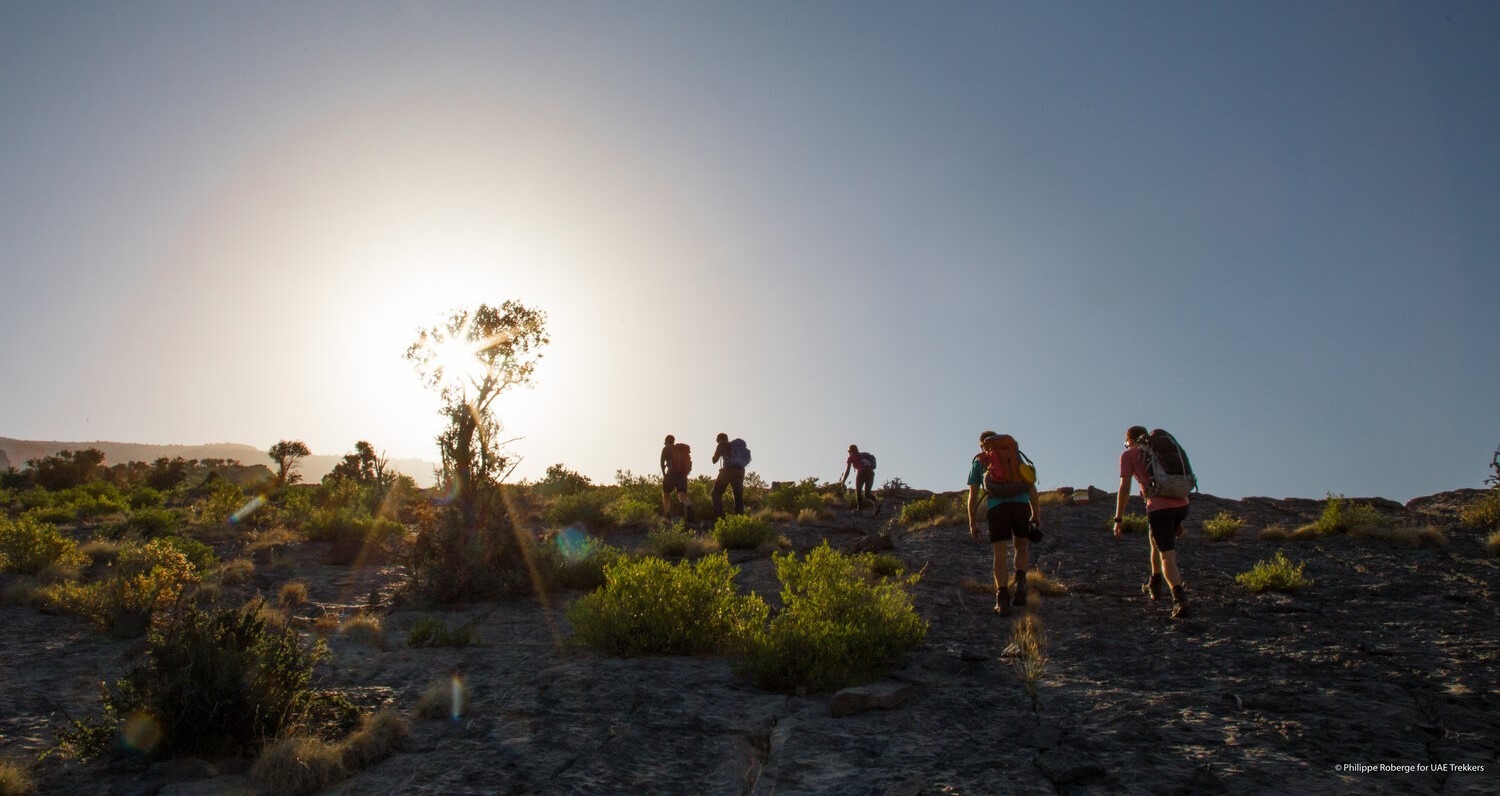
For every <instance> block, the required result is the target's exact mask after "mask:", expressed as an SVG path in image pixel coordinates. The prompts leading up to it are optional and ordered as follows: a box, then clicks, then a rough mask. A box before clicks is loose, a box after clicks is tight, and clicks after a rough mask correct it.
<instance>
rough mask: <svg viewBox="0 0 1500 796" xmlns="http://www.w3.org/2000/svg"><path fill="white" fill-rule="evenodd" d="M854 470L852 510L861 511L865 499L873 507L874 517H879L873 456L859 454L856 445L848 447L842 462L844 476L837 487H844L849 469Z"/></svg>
mask: <svg viewBox="0 0 1500 796" xmlns="http://www.w3.org/2000/svg"><path fill="white" fill-rule="evenodd" d="M850 468H853V469H854V510H855V511H856V512H858V511H863V510H864V508H865V498H869V499H870V503H871V504H873V505H874V506H875V514H874V516H876V517H878V516H880V501H878V500H876V499H875V455H874V454H871V453H861V452H860V450H859V446H858V445H850V446H849V458H847V459H845V460H844V475H843V477H841V478H839V486H844V484H845V483H847V482H848V480H849V469H850Z"/></svg>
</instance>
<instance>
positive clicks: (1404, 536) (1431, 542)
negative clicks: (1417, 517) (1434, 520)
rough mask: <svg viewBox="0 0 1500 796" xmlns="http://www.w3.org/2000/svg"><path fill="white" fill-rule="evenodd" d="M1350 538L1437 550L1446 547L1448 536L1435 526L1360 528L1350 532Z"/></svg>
mask: <svg viewBox="0 0 1500 796" xmlns="http://www.w3.org/2000/svg"><path fill="white" fill-rule="evenodd" d="M1349 535H1350V536H1356V537H1359V538H1362V539H1376V540H1379V541H1382V542H1388V543H1390V544H1394V545H1400V546H1402V547H1414V548H1418V549H1420V548H1424V547H1427V548H1438V547H1447V546H1448V535H1447V534H1445V533H1443V529H1441V528H1439V527H1437V526H1436V525H1425V526H1422V527H1405V528H1368V527H1361V528H1356V529H1354V530H1353V531H1350V533H1349Z"/></svg>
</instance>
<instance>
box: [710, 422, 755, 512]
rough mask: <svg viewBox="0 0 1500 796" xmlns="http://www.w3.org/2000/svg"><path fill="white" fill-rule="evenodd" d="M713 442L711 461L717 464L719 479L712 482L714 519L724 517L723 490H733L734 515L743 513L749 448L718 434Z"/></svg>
mask: <svg viewBox="0 0 1500 796" xmlns="http://www.w3.org/2000/svg"><path fill="white" fill-rule="evenodd" d="M715 441H716V442H718V443H719V445H718V447H716V448H714V458H713V461H714V462H716V463H718V464H719V477H718V478H717V479H715V480H714V518H715V519H718V518H719V517H722V516H724V490H725V489H727V488H731V487H732V488H733V489H734V513H735V514H744V513H745V468H746V467H749V466H750V448H749V447H748V446H746V445H745V441H744V440H742V439H739V438H736V439H735V440H734V441H733V442H731V441H730V440H729V435H728V434H724V433H720V434H719V436H718V437H716V438H715Z"/></svg>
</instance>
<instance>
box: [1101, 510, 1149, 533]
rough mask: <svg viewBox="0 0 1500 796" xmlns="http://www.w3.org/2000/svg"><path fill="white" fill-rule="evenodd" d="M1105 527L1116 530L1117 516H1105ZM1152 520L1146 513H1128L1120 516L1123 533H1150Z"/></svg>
mask: <svg viewBox="0 0 1500 796" xmlns="http://www.w3.org/2000/svg"><path fill="white" fill-rule="evenodd" d="M1104 527H1106V528H1108V529H1110V530H1114V527H1115V518H1114V517H1105V518H1104ZM1150 531H1151V520H1150V519H1149V518H1148V517H1146V515H1144V514H1126V515H1123V516H1122V517H1120V532H1121V533H1132V534H1134V533H1150Z"/></svg>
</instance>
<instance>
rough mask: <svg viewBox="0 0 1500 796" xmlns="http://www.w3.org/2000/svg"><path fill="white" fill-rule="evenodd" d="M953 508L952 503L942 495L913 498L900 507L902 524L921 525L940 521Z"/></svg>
mask: <svg viewBox="0 0 1500 796" xmlns="http://www.w3.org/2000/svg"><path fill="white" fill-rule="evenodd" d="M952 510H953V504H952V503H951V502H950V501H949V500H948V498H946V497H943V496H942V495H932V496H931V497H926V498H922V499H921V500H913V501H911V502H909V503H907V504H906V505H904V506H902V507H901V523H902V524H903V525H923V524H930V523H939V522H942V521H943V520H944V519H945V518H946V517H947V516H948V514H949V512H951V511H952Z"/></svg>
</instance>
